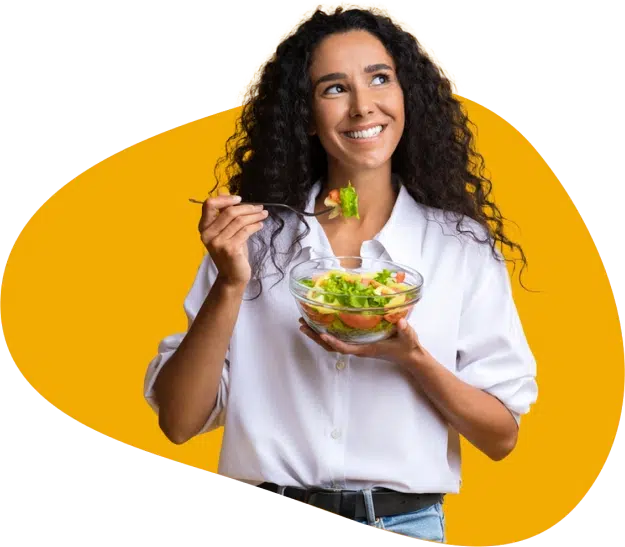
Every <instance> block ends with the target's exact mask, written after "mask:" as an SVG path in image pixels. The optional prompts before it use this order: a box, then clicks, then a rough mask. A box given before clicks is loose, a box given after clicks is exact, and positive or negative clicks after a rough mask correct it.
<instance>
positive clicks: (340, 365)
mask: <svg viewBox="0 0 625 547" xmlns="http://www.w3.org/2000/svg"><path fill="white" fill-rule="evenodd" d="M336 368H337V370H343V369H344V368H345V361H343V359H339V360H338V361H337V362H336Z"/></svg>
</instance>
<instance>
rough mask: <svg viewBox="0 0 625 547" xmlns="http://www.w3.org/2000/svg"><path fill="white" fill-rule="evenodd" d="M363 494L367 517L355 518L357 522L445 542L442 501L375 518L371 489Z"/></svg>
mask: <svg viewBox="0 0 625 547" xmlns="http://www.w3.org/2000/svg"><path fill="white" fill-rule="evenodd" d="M364 495H365V506H368V507H367V518H366V519H356V521H357V522H361V523H363V524H369V525H370V526H375V527H376V528H381V529H382V530H388V531H389V532H396V533H397V534H402V535H405V536H410V537H414V538H418V539H427V540H430V541H438V542H440V543H445V515H444V513H443V504H442V503H435V504H434V505H430V506H429V507H424V508H423V509H419V510H418V511H412V512H409V513H402V514H401V515H392V516H389V517H379V518H376V517H375V514H374V513H373V502H372V500H371V491H370V490H369V491H367V490H365V491H364Z"/></svg>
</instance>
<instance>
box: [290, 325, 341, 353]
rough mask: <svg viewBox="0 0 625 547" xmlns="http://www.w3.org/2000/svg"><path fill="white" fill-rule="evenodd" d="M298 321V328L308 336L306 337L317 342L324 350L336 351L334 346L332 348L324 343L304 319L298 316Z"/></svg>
mask: <svg viewBox="0 0 625 547" xmlns="http://www.w3.org/2000/svg"><path fill="white" fill-rule="evenodd" d="M299 322H300V324H301V326H300V328H299V330H300V331H301V332H303V333H304V334H305V335H306V336H308V338H310V339H311V340H312V341H313V342H316V343H317V344H319V345H320V346H321V347H322V348H323V349H325V350H326V351H330V352H334V351H336V350H335V349H334V348H332V346H330V345H328V344H327V343H325V342H324V341H323V340H322V339H321V338H320V337H319V335H318V334H317V333H316V332H315V331H314V330H312V329H311V328H310V327H309V326H308V325H307V324H306V321H304V320H303V319H301V318H300V320H299Z"/></svg>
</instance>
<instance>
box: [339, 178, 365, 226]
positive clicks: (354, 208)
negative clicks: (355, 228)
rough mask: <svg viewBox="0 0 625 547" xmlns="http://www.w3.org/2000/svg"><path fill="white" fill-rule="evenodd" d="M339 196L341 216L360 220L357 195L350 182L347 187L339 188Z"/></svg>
mask: <svg viewBox="0 0 625 547" xmlns="http://www.w3.org/2000/svg"><path fill="white" fill-rule="evenodd" d="M340 196H341V211H342V213H343V216H344V217H345V218H349V217H356V218H360V216H359V214H358V194H356V189H355V188H354V187H353V186H352V183H351V182H348V184H347V186H345V187H343V188H341V190H340Z"/></svg>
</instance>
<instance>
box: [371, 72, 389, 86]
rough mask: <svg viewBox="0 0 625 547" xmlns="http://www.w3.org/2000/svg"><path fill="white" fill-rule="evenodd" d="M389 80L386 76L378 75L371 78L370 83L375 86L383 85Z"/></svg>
mask: <svg viewBox="0 0 625 547" xmlns="http://www.w3.org/2000/svg"><path fill="white" fill-rule="evenodd" d="M389 80H390V78H389V77H388V76H387V75H386V74H378V75H377V76H375V77H374V78H373V81H372V83H374V84H376V85H381V84H385V83H387V82H388V81H389Z"/></svg>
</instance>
